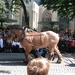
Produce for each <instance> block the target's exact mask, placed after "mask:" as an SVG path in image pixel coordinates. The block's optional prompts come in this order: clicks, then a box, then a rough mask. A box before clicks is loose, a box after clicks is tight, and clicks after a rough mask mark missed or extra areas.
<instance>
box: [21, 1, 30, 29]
mask: <svg viewBox="0 0 75 75" xmlns="http://www.w3.org/2000/svg"><path fill="white" fill-rule="evenodd" d="M21 3H22V6H23V10H24V16H25V23H26V26H27V27H28V28H29V17H28V14H27V10H26V6H25V4H24V1H23V0H21Z"/></svg>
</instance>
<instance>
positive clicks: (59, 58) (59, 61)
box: [54, 48, 62, 63]
mask: <svg viewBox="0 0 75 75" xmlns="http://www.w3.org/2000/svg"><path fill="white" fill-rule="evenodd" d="M54 51H55V53H56V54H57V55H58V60H57V63H61V61H62V55H61V53H60V51H59V50H58V49H57V48H55V50H54Z"/></svg>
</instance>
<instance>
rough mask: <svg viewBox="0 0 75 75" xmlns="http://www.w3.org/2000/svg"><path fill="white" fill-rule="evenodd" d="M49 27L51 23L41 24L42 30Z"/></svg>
mask: <svg viewBox="0 0 75 75" xmlns="http://www.w3.org/2000/svg"><path fill="white" fill-rule="evenodd" d="M50 28H51V25H48V24H43V25H42V30H49V29H50Z"/></svg>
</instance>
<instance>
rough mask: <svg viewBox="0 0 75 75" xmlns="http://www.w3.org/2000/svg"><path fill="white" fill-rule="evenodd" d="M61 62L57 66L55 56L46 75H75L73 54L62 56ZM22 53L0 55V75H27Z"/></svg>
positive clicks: (74, 57) (74, 55) (74, 56)
mask: <svg viewBox="0 0 75 75" xmlns="http://www.w3.org/2000/svg"><path fill="white" fill-rule="evenodd" d="M62 55H63V61H62V63H61V64H57V63H56V61H57V56H56V58H55V59H54V61H52V62H51V66H50V70H49V74H48V75H75V54H62ZM24 58H25V57H24V54H23V53H0V75H27V69H26V67H27V66H26V65H25V64H24V63H23V59H24Z"/></svg>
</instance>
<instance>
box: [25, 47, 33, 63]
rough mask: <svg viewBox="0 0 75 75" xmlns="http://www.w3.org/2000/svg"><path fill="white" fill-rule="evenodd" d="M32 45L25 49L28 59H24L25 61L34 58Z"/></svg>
mask: <svg viewBox="0 0 75 75" xmlns="http://www.w3.org/2000/svg"><path fill="white" fill-rule="evenodd" d="M31 49H32V47H27V48H26V49H25V57H26V59H25V60H24V62H29V61H30V60H32V59H33V58H32V56H31V55H30V51H31Z"/></svg>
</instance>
